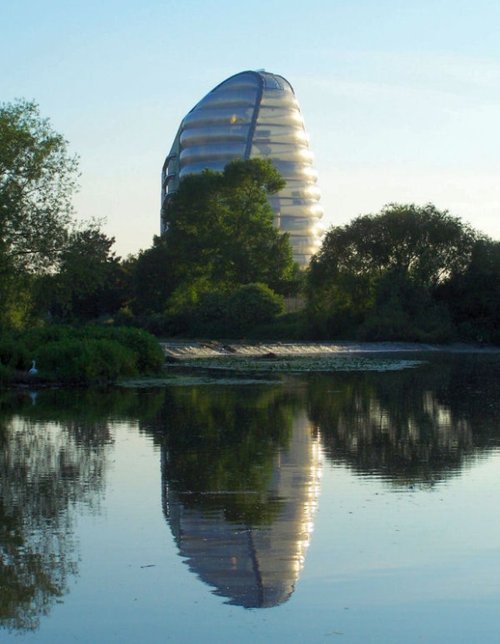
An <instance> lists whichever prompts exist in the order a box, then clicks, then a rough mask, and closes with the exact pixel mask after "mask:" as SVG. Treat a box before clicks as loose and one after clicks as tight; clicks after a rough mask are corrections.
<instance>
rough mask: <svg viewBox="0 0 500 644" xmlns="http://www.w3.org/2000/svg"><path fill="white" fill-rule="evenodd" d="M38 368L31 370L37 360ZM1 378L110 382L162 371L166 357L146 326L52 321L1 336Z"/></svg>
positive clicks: (78, 382)
mask: <svg viewBox="0 0 500 644" xmlns="http://www.w3.org/2000/svg"><path fill="white" fill-rule="evenodd" d="M32 359H33V360H35V361H36V368H37V370H38V373H37V374H36V375H30V374H29V368H30V367H31V360H32ZM0 363H1V369H0V382H4V383H9V382H29V383H37V382H38V383H40V382H42V383H43V382H57V383H65V384H76V385H82V384H109V383H113V382H115V381H116V380H118V379H119V378H123V377H129V376H135V375H138V374H141V375H144V374H155V373H158V372H159V371H160V369H161V367H162V365H163V363H164V356H163V352H162V350H161V347H160V346H159V344H158V342H157V340H156V339H155V338H154V337H153V336H151V335H150V334H148V333H146V332H145V331H143V330H141V329H133V328H120V327H102V326H84V327H80V328H77V327H69V326H57V325H51V326H46V327H40V328H37V329H33V330H31V331H26V332H13V333H11V334H9V335H3V336H2V338H1V339H0Z"/></svg>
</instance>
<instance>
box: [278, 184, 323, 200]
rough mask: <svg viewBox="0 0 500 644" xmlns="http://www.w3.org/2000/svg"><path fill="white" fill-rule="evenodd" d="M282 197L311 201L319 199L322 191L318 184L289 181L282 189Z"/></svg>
mask: <svg viewBox="0 0 500 644" xmlns="http://www.w3.org/2000/svg"><path fill="white" fill-rule="evenodd" d="M280 195H281V196H282V197H284V198H285V197H286V198H289V199H305V200H307V202H309V201H318V200H319V198H320V196H321V193H320V191H319V188H317V187H316V185H314V184H311V185H307V184H306V185H304V183H303V182H301V181H300V182H299V181H288V183H287V184H286V186H285V187H284V188H283V190H281V191H280Z"/></svg>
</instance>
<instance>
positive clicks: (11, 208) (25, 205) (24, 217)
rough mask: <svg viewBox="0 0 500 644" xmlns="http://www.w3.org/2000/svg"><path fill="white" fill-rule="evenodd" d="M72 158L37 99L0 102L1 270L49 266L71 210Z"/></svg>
mask: <svg viewBox="0 0 500 644" xmlns="http://www.w3.org/2000/svg"><path fill="white" fill-rule="evenodd" d="M76 173H77V159H76V158H75V157H71V156H69V155H68V152H67V143H66V141H65V140H64V138H63V137H62V136H61V135H60V134H57V133H56V132H54V130H53V129H52V127H51V125H50V123H49V121H48V120H47V119H43V118H42V117H41V116H40V113H39V109H38V106H37V104H36V103H34V102H29V101H24V100H19V101H16V102H14V103H4V104H1V105H0V271H1V272H2V273H4V272H6V271H10V270H13V269H16V268H17V269H24V270H31V271H33V270H35V269H36V270H38V271H46V270H48V269H49V268H50V267H51V266H53V265H54V263H55V261H56V260H57V257H58V252H59V250H60V248H61V246H62V244H63V242H64V238H65V230H66V226H67V225H68V223H69V221H70V217H71V213H72V206H71V196H72V193H73V191H74V189H75V177H76Z"/></svg>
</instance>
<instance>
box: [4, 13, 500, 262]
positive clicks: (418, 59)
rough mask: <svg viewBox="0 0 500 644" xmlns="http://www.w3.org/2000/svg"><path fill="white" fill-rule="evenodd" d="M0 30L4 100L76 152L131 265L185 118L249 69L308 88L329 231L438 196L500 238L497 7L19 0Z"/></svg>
mask: <svg viewBox="0 0 500 644" xmlns="http://www.w3.org/2000/svg"><path fill="white" fill-rule="evenodd" d="M0 25H1V26H2V29H1V31H2V38H1V39H0V68H1V71H0V102H7V103H8V102H10V101H12V100H14V99H16V98H26V99H33V100H35V101H36V102H37V103H38V104H39V106H40V111H41V113H42V115H43V116H45V117H48V118H49V119H50V121H51V123H52V126H53V128H54V129H55V130H56V131H57V132H59V133H61V134H63V135H64V137H65V138H66V139H67V140H68V142H69V149H70V151H71V152H72V153H76V154H78V156H79V157H80V171H81V177H80V189H79V192H78V193H77V194H76V196H75V199H74V204H75V210H76V213H77V216H78V218H80V219H83V220H88V219H101V220H103V221H104V222H105V223H104V225H103V228H104V231H105V232H106V233H107V234H109V235H111V236H113V237H114V238H115V239H116V244H115V250H116V252H117V253H118V254H119V255H122V256H125V255H127V254H129V253H136V252H137V251H138V250H140V249H143V248H147V247H149V246H150V245H151V243H152V238H153V236H154V235H156V234H158V233H159V228H160V216H159V210H160V173H161V167H162V164H163V161H164V159H165V157H166V155H167V153H168V152H169V150H170V146H171V144H172V141H173V139H174V136H175V134H176V132H177V129H178V126H179V124H180V121H181V119H182V118H183V116H184V115H185V114H186V113H187V112H188V111H189V110H190V109H191V108H192V107H193V106H194V105H195V104H196V103H197V102H198V101H199V100H200V99H201V98H202V97H203V96H204V95H205V94H206V93H207V92H209V91H210V90H211V89H212V88H213V87H215V86H216V85H217V84H219V83H220V82H221V81H223V80H224V79H226V78H227V77H229V76H231V75H233V74H236V73H238V72H240V71H244V70H247V69H266V70H267V71H270V72H274V73H277V74H280V75H282V76H284V77H285V78H287V79H288V81H290V83H291V84H292V86H293V87H294V89H295V93H296V96H297V99H298V101H299V105H300V108H301V111H302V114H303V116H304V120H305V125H306V129H307V132H308V134H309V138H310V145H311V150H312V152H313V154H314V158H315V166H316V169H317V171H318V175H319V178H318V186H319V188H320V190H321V193H322V206H323V208H324V210H325V216H324V218H323V227H324V228H325V229H328V228H329V227H330V226H332V225H343V224H346V223H348V222H349V221H351V220H352V219H353V218H354V217H356V216H358V215H360V214H367V213H376V212H378V211H380V209H381V208H382V207H383V206H384V205H385V204H387V203H392V202H400V203H416V204H421V205H423V204H425V203H429V202H432V203H434V204H435V205H436V206H437V207H438V208H440V209H443V210H444V209H446V210H449V211H450V213H451V214H452V215H455V216H458V217H460V218H462V220H463V221H465V222H467V223H469V224H471V225H472V226H473V227H475V228H477V229H478V230H480V231H482V232H484V233H486V234H488V235H490V236H491V237H493V238H495V239H499V238H500V216H499V215H500V180H499V179H500V118H499V117H500V2H499V1H498V0H418V1H415V0H414V1H413V2H410V1H409V0H308V1H305V0H302V1H301V2H299V1H298V0H288V1H285V0H262V1H261V0H254V1H252V0H247V1H246V2H237V1H235V0H233V1H231V2H230V1H229V0H217V1H213V0H182V1H181V0H177V1H176V2H173V1H172V0H162V1H160V0H142V1H139V0H120V1H119V2H118V1H117V0H99V1H96V0H85V1H79V0H16V1H15V2H14V1H12V2H7V1H5V2H3V3H1V6H0Z"/></svg>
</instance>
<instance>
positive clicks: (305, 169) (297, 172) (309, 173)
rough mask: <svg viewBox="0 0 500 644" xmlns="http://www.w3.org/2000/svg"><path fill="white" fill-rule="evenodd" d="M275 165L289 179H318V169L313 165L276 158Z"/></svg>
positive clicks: (310, 180) (312, 180)
mask: <svg viewBox="0 0 500 644" xmlns="http://www.w3.org/2000/svg"><path fill="white" fill-rule="evenodd" d="M274 165H275V167H276V168H277V169H278V170H279V171H280V172H281V174H282V175H283V177H284V178H285V179H286V180H288V179H289V178H290V179H296V180H302V181H304V182H306V183H307V182H311V183H313V182H315V181H316V179H317V173H316V170H315V169H314V168H313V167H312V166H311V165H305V164H301V163H294V162H292V161H281V160H276V161H275V162H274Z"/></svg>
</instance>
